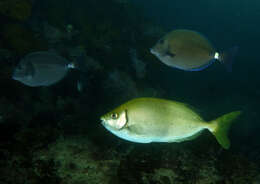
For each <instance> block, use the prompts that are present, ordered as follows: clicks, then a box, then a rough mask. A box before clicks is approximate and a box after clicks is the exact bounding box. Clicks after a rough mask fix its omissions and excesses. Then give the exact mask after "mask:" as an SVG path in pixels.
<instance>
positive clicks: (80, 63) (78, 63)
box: [73, 52, 87, 72]
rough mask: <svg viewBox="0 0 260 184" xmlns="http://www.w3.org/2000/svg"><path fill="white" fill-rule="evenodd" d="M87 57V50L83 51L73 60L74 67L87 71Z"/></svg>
mask: <svg viewBox="0 0 260 184" xmlns="http://www.w3.org/2000/svg"><path fill="white" fill-rule="evenodd" d="M86 59H87V56H86V54H85V52H84V53H81V55H79V56H78V57H77V58H76V59H75V61H74V62H73V65H74V68H75V69H77V70H80V71H81V72H86V71H87V65H86Z"/></svg>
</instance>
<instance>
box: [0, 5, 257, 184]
mask: <svg viewBox="0 0 260 184" xmlns="http://www.w3.org/2000/svg"><path fill="white" fill-rule="evenodd" d="M101 2H102V3H103V4H104V6H103V7H100V6H99V5H100V4H99V3H101ZM84 6H87V7H89V11H85V9H84V8H82V7H84ZM84 6H83V5H80V4H79V3H75V2H74V1H72V0H64V1H52V0H46V1H43V2H39V1H33V0H19V1H18V0H3V1H1V2H0V19H1V22H3V24H2V25H3V26H1V27H0V63H1V69H0V83H1V88H0V89H1V90H0V173H1V174H0V184H38V183H48V184H112V183H113V184H117V183H118V184H258V183H260V169H259V166H260V159H259V151H257V148H256V149H255V151H256V152H254V154H251V156H248V154H245V152H246V153H248V151H245V152H243V151H241V150H242V148H241V149H239V148H240V144H239V143H235V144H234V145H235V146H234V148H232V147H231V149H230V150H223V149H222V148H220V146H219V145H218V144H217V143H216V141H215V139H214V137H213V136H212V135H211V134H210V133H208V132H205V133H204V134H202V135H201V136H200V137H199V138H198V139H196V140H193V141H191V142H184V143H171V144H159V143H155V144H135V143H130V142H126V141H123V140H120V139H118V138H117V137H114V136H113V135H111V134H110V133H109V132H107V131H106V130H105V129H104V128H103V127H102V126H101V124H100V120H99V117H100V115H102V114H103V113H105V112H107V111H108V110H110V109H111V108H112V107H115V106H116V105H119V104H120V103H123V102H125V101H126V100H128V99H131V98H134V97H140V96H149V97H164V98H172V99H175V100H181V101H187V102H190V103H192V104H198V103H200V105H198V107H201V108H202V111H203V112H202V114H203V115H205V116H206V118H208V119H209V118H212V117H216V116H218V115H219V114H220V113H224V112H228V111H229V110H230V109H233V108H242V110H244V111H245V115H244V116H243V118H242V120H241V121H240V122H239V123H238V124H239V127H240V128H241V127H246V126H245V124H246V123H247V122H253V121H256V120H257V117H258V111H257V105H258V103H257V102H258V101H257V100H255V99H257V97H258V96H259V90H257V87H251V88H248V89H249V90H251V91H253V92H252V93H251V92H246V91H243V92H241V93H239V90H237V88H235V89H236V90H235V92H234V91H233V90H234V86H235V84H239V85H240V83H239V82H241V81H238V82H234V83H233V84H226V86H224V87H225V90H223V86H220V85H218V82H219V81H218V80H222V79H223V78H225V77H226V76H225V74H223V75H224V76H217V77H216V78H215V77H213V75H214V72H212V70H210V71H208V73H207V74H209V79H210V80H212V81H213V82H210V83H209V82H208V83H206V84H208V85H202V84H201V85H197V84H191V85H190V86H189V87H187V86H186V83H187V81H189V80H190V78H193V79H201V78H200V77H199V76H198V74H195V76H191V74H186V75H185V77H183V76H184V75H182V73H181V72H178V71H176V73H175V74H173V75H174V77H175V80H174V83H175V85H173V88H172V89H169V88H166V87H165V85H166V83H167V82H166V81H163V82H162V81H161V80H162V79H166V78H168V77H167V71H168V72H169V69H167V67H166V66H163V65H161V64H160V63H159V62H158V61H157V60H156V58H155V57H153V56H152V55H151V54H149V49H147V48H149V47H151V45H152V44H154V43H155V40H157V39H158V38H160V37H161V36H162V35H163V34H164V33H165V30H164V29H163V28H162V27H160V26H158V25H156V24H153V22H152V21H151V20H149V19H146V18H144V17H142V14H141V13H140V10H139V9H138V8H135V7H134V6H133V5H131V4H130V3H129V2H128V1H125V0H109V1H108V0H103V1H102V0H100V1H98V3H97V1H94V0H87V1H84ZM73 8H74V9H77V10H78V11H76V12H75V11H73ZM122 10H124V11H122ZM118 14H120V15H121V16H118ZM118 17H120V19H119V18H118ZM39 50H55V51H56V52H58V53H59V54H61V55H62V56H64V57H66V58H68V59H71V60H73V59H75V57H77V56H79V55H80V54H81V53H82V52H84V53H86V55H87V59H86V66H87V68H88V74H87V75H85V74H84V75H82V74H80V73H78V72H71V73H69V74H68V76H66V77H65V79H64V80H63V81H61V82H59V83H58V84H56V85H54V86H50V87H41V88H30V87H27V86H24V85H23V84H20V83H19V82H17V81H14V80H12V79H11V74H12V71H13V68H14V67H15V65H16V64H17V63H18V62H19V60H20V59H21V58H22V57H23V56H24V55H26V54H27V53H30V52H33V51H39ZM165 71H166V72H165ZM219 71H220V69H219V68H218V69H217V72H219ZM164 73H165V75H164ZM211 73H213V74H212V75H210V74H211ZM158 77H162V79H158ZM179 77H183V78H182V79H183V80H184V82H183V84H182V83H181V82H180V80H178V79H179ZM78 79H81V80H82V84H83V88H82V90H78V89H77V85H76V82H77V80H78ZM201 80H202V79H201ZM170 81H171V80H170ZM204 82H205V81H204ZM242 82H243V80H242ZM167 85H168V84H167ZM171 85H172V83H171ZM245 86H247V82H246V81H244V82H243V85H240V89H242V88H245ZM181 87H184V88H185V89H184V88H181ZM191 89H193V90H192V92H193V93H192V95H191V94H190V93H188V92H190V90H191ZM223 91H224V92H225V93H224V92H223ZM185 95H187V96H186V97H184V96H185ZM209 102H210V103H209ZM238 102H239V103H238ZM244 104H246V105H244ZM208 106H211V107H212V108H208ZM245 129H246V128H244V129H243V128H241V129H240V130H238V128H236V129H235V130H236V132H237V133H233V136H232V141H231V142H234V141H237V138H238V135H240V136H242V134H244V135H243V136H244V137H247V138H248V140H245V141H244V142H246V141H249V142H250V140H251V139H250V135H247V134H245V132H244V130H245ZM254 135H255V134H254ZM239 141H240V140H238V141H237V142H239ZM244 142H243V141H241V145H243V146H245V145H246V144H245V143H244ZM241 147H242V146H241ZM244 149H245V150H247V148H244ZM249 150H250V149H249ZM251 153H252V150H251Z"/></svg>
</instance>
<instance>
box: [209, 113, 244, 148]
mask: <svg viewBox="0 0 260 184" xmlns="http://www.w3.org/2000/svg"><path fill="white" fill-rule="evenodd" d="M240 114H241V111H234V112H231V113H228V114H225V115H223V116H221V117H219V118H217V119H216V120H213V121H211V122H210V123H211V125H212V128H210V131H211V132H212V133H213V135H214V136H215V137H216V139H217V141H218V143H219V144H220V145H221V146H222V147H223V148H224V149H228V148H229V147H230V141H229V138H228V131H229V128H230V126H231V124H232V123H233V122H234V121H235V120H236V119H237V117H238V116H239V115H240Z"/></svg>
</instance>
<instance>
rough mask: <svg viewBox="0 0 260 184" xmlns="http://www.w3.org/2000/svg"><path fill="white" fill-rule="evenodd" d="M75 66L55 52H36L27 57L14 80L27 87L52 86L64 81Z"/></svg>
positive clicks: (17, 70)
mask: <svg viewBox="0 0 260 184" xmlns="http://www.w3.org/2000/svg"><path fill="white" fill-rule="evenodd" d="M71 68H75V64H74V63H72V62H69V61H68V60H67V59H65V58H63V57H61V56H59V55H57V54H56V53H54V52H47V51H43V52H34V53H30V54H28V55H26V56H25V57H24V58H23V59H22V60H21V61H20V63H19V64H18V65H17V67H16V68H15V70H14V73H13V76H12V78H13V79H14V80H17V81H20V82H22V83H23V84H25V85H28V86H31V87H36V86H50V85H53V84H55V83H57V82H59V81H60V80H62V79H63V78H64V77H65V76H66V74H67V73H68V71H69V69H71Z"/></svg>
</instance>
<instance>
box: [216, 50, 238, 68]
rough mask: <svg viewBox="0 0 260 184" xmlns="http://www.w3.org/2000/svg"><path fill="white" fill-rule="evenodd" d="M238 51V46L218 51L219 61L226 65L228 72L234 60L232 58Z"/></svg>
mask: <svg viewBox="0 0 260 184" xmlns="http://www.w3.org/2000/svg"><path fill="white" fill-rule="evenodd" d="M237 52H238V46H234V47H232V48H230V49H229V50H227V51H225V52H223V53H220V58H219V59H220V61H221V62H223V63H224V64H225V66H226V69H227V71H228V72H232V64H233V62H234V58H235V56H236V54H237Z"/></svg>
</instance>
